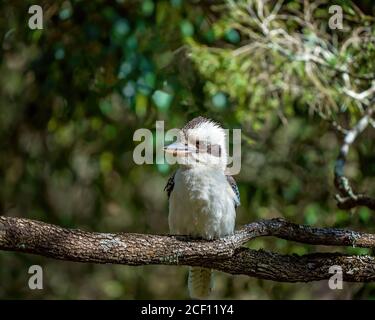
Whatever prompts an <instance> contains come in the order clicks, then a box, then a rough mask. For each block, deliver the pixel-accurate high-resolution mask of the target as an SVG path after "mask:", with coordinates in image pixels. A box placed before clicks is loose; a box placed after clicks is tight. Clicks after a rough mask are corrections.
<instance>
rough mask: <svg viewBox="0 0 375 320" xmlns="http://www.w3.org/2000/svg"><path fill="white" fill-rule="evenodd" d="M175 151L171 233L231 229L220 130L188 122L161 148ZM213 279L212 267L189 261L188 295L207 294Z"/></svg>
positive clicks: (234, 197) (206, 234)
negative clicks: (175, 165)
mask: <svg viewBox="0 0 375 320" xmlns="http://www.w3.org/2000/svg"><path fill="white" fill-rule="evenodd" d="M164 150H165V152H167V153H171V154H173V155H174V156H176V157H177V160H178V161H177V162H178V163H179V169H178V170H177V171H176V172H175V173H174V174H173V176H172V177H171V178H170V179H169V180H168V183H167V185H166V187H165V190H166V191H167V193H168V197H169V218H168V220H169V229H170V233H171V234H177V235H189V236H192V237H197V238H203V239H217V238H221V237H224V236H227V235H230V234H232V233H233V231H234V225H235V219H236V208H237V206H239V204H240V196H239V192H238V188H237V185H236V182H235V180H234V179H233V177H231V176H228V175H226V174H225V169H226V166H227V150H226V139H225V131H224V130H223V128H222V127H221V126H220V125H219V124H217V123H215V122H213V121H212V120H209V119H206V118H203V117H198V118H195V119H193V120H191V121H190V122H188V123H187V124H186V125H185V127H184V128H182V129H181V130H180V131H179V133H178V137H177V140H176V142H174V143H172V144H170V145H169V146H167V147H165V148H164ZM212 285H213V281H212V270H209V269H204V268H197V267H192V268H190V270H189V280H188V288H189V294H190V297H191V298H195V299H203V298H207V297H208V295H209V294H210V292H211V289H212Z"/></svg>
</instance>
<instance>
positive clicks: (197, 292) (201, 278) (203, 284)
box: [188, 267, 213, 299]
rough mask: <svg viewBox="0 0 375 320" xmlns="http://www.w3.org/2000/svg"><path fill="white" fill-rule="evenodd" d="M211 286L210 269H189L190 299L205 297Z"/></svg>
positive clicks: (208, 293)
mask: <svg viewBox="0 0 375 320" xmlns="http://www.w3.org/2000/svg"><path fill="white" fill-rule="evenodd" d="M212 286H213V277H212V270H211V269H205V268H192V267H191V268H190V269H189V282H188V287H189V294H190V297H191V298H192V299H205V298H207V297H208V296H209V295H210V293H211V289H212Z"/></svg>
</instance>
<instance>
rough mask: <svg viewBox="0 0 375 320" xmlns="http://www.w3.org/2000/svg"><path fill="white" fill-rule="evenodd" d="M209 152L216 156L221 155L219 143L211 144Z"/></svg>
mask: <svg viewBox="0 0 375 320" xmlns="http://www.w3.org/2000/svg"><path fill="white" fill-rule="evenodd" d="M208 153H210V154H211V155H213V156H214V157H221V146H220V145H218V144H214V145H212V147H211V146H210V148H209V151H208Z"/></svg>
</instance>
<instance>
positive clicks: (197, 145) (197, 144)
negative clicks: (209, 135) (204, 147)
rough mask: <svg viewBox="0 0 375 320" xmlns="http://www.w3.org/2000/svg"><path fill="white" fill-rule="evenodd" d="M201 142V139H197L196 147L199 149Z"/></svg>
mask: <svg viewBox="0 0 375 320" xmlns="http://www.w3.org/2000/svg"><path fill="white" fill-rule="evenodd" d="M199 144H200V142H199V140H197V141H195V147H196V148H197V149H199Z"/></svg>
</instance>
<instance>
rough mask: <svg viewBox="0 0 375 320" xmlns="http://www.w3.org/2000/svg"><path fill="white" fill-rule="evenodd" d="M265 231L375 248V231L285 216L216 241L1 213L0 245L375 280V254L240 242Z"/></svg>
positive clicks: (264, 273)
mask: <svg viewBox="0 0 375 320" xmlns="http://www.w3.org/2000/svg"><path fill="white" fill-rule="evenodd" d="M261 236H275V237H278V238H282V239H286V240H292V241H296V242H301V243H307V244H313V245H335V246H358V247H365V248H375V235H373V234H367V233H361V232H355V231H350V230H343V229H332V228H312V227H309V226H303V225H296V224H293V223H290V222H287V221H285V220H282V219H271V220H262V221H258V222H254V223H251V224H248V225H246V226H245V227H243V228H242V229H240V230H239V231H237V232H236V233H235V234H234V235H233V236H229V237H226V238H223V239H220V240H215V241H203V240H193V239H190V238H189V237H185V236H161V235H145V234H131V233H129V234H128V233H121V234H112V233H96V232H86V231H82V230H75V229H74V230H73V229H65V228H61V227H58V226H54V225H51V224H46V223H43V222H38V221H33V220H28V219H22V218H12V217H4V216H0V250H5V251H16V252H25V253H32V254H37V255H41V256H45V257H49V258H55V259H61V260H68V261H77V262H92V263H114V264H125V265H133V266H136V265H149V264H163V265H189V266H202V267H209V268H213V269H216V270H219V271H223V272H227V273H230V274H243V275H248V276H252V277H257V278H262V279H269V280H274V281H284V282H308V281H315V280H322V279H327V278H329V277H331V276H332V274H330V273H329V268H330V267H331V266H333V265H339V266H341V268H342V270H343V276H344V280H345V281H353V282H367V281H375V259H374V258H373V257H370V256H347V255H342V254H338V253H324V254H323V253H320V254H308V255H304V256H298V255H281V254H277V253H272V252H266V251H263V250H259V251H256V250H251V249H248V248H244V247H241V246H242V244H244V243H245V242H247V241H249V240H251V239H254V238H256V237H261Z"/></svg>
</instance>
